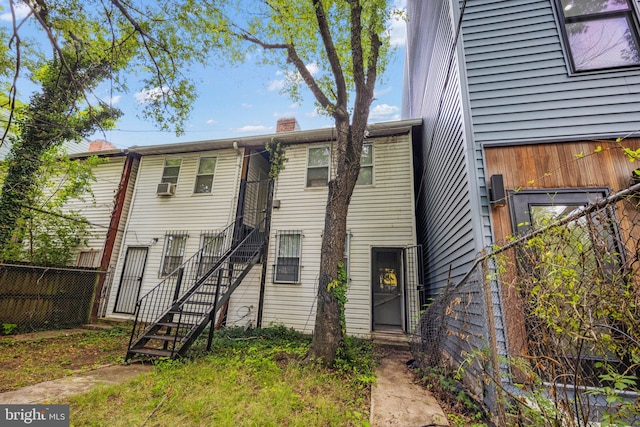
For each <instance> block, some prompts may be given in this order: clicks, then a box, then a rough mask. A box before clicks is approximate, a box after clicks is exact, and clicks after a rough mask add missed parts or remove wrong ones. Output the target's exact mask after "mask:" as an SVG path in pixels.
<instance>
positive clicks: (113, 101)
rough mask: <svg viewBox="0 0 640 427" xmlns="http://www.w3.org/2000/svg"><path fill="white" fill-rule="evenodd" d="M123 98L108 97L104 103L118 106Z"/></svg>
mask: <svg viewBox="0 0 640 427" xmlns="http://www.w3.org/2000/svg"><path fill="white" fill-rule="evenodd" d="M121 98H122V96H121V95H116V96H107V97H105V98H103V99H102V102H104V103H105V104H108V105H116V104H117V103H118V102H120V99H121Z"/></svg>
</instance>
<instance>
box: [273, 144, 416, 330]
mask: <svg viewBox="0 0 640 427" xmlns="http://www.w3.org/2000/svg"><path fill="white" fill-rule="evenodd" d="M367 144H370V145H369V147H370V149H371V150H372V153H371V154H372V159H373V163H371V166H367V167H368V168H369V169H370V171H369V172H372V175H371V177H372V180H371V183H370V184H369V183H364V184H359V185H357V186H356V189H355V191H354V194H353V197H352V200H351V205H350V208H349V216H348V220H347V229H348V233H349V236H348V252H347V253H346V254H345V256H346V259H347V267H348V273H349V279H350V280H349V283H350V285H349V292H348V299H349V302H348V303H347V306H346V320H347V333H348V334H351V335H359V336H368V335H369V334H370V333H371V331H372V328H374V329H376V328H375V327H374V323H375V319H374V318H373V315H372V313H373V305H374V304H373V300H372V282H373V283H378V279H379V277H378V274H377V272H374V266H373V265H372V256H373V255H372V251H373V249H374V248H401V249H404V248H406V247H410V246H413V245H415V244H416V233H415V225H414V224H415V222H414V203H413V169H412V146H411V133H410V132H408V133H405V134H404V135H397V136H381V137H377V138H371V139H369V140H367ZM325 147H326V148H327V149H328V150H330V149H331V142H330V141H327V142H322V143H310V144H298V145H290V146H288V147H287V148H286V157H287V158H288V159H289V160H288V161H287V162H286V163H285V168H284V170H283V171H282V172H281V173H280V176H279V177H278V180H277V182H276V184H275V192H274V200H275V201H276V204H277V203H278V202H279V206H280V207H279V208H277V209H274V210H273V214H272V222H271V234H270V239H269V251H268V265H267V274H266V289H265V298H264V314H263V324H265V325H267V324H269V323H277V324H284V325H286V326H290V327H293V328H295V329H298V330H301V331H303V332H307V333H310V332H312V331H313V327H314V323H315V308H316V305H315V299H316V293H317V284H318V272H319V268H320V246H321V239H322V230H323V226H324V212H325V206H326V202H327V200H326V199H327V186H326V185H318V186H308V185H307V184H310V179H309V175H314V172H313V171H311V172H309V168H308V165H309V155H310V154H309V153H310V150H311V151H313V150H318V149H323V148H325ZM332 153H333V154H334V155H335V152H333V151H332ZM311 155H312V156H313V154H311ZM330 163H331V162H329V169H331V167H330ZM311 169H313V167H312V168H311ZM371 169H372V170H371ZM329 173H332V172H331V171H330V172H329ZM314 176H318V175H314ZM283 236H285V237H283ZM291 236H299V237H293V238H292V237H291ZM283 239H288V241H289V243H291V244H292V245H293V246H294V247H290V248H289V249H287V248H286V247H285V246H286V245H285V242H283V241H282V240H283ZM298 239H299V240H298ZM295 246H297V247H295ZM284 252H288V253H284ZM283 255H284V256H283ZM296 256H299V275H298V277H297V278H296V277H291V276H289V275H288V274H281V275H280V277H278V276H279V274H278V272H277V271H276V269H277V268H278V267H277V265H278V263H279V260H282V259H283V258H286V257H293V258H295V257H296ZM399 267H400V269H401V268H402V266H399ZM397 274H400V272H399V271H398V272H397ZM294 275H295V274H294ZM402 298H404V294H403V295H402V296H401V297H400V299H402ZM404 301H406V299H404ZM404 304H405V302H403V304H402V307H400V308H401V310H402V312H400V313H396V314H397V315H398V316H399V317H398V319H397V324H396V326H397V327H398V328H406V320H407V319H406V307H404ZM379 326H382V325H379Z"/></svg>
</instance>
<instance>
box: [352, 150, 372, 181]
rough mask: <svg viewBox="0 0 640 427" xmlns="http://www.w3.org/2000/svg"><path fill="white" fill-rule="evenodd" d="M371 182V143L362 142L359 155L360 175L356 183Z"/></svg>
mask: <svg viewBox="0 0 640 427" xmlns="http://www.w3.org/2000/svg"><path fill="white" fill-rule="evenodd" d="M371 184H373V144H364V145H363V146H362V154H361V155H360V175H358V181H357V182H356V185H371Z"/></svg>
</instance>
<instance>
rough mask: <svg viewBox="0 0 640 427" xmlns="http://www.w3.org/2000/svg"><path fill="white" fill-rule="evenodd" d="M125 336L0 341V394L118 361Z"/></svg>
mask: <svg viewBox="0 0 640 427" xmlns="http://www.w3.org/2000/svg"><path fill="white" fill-rule="evenodd" d="M128 341H129V337H128V333H126V332H125V331H121V330H111V331H84V332H80V333H77V334H71V335H58V336H56V337H53V338H36V339H32V340H15V339H11V338H8V339H7V338H5V339H2V340H0V366H2V370H0V392H5V391H8V390H15V389H17V388H20V387H24V386H27V385H32V384H37V383H39V382H42V381H49V380H52V379H56V378H61V377H64V376H67V375H71V374H73V373H77V372H81V371H85V370H89V369H93V368H96V367H98V366H103V365H108V364H113V363H117V362H119V361H121V360H122V359H123V358H124V355H125V353H126V349H127V344H128Z"/></svg>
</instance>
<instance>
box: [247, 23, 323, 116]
mask: <svg viewBox="0 0 640 427" xmlns="http://www.w3.org/2000/svg"><path fill="white" fill-rule="evenodd" d="M240 31H241V33H240V34H238V35H239V36H240V37H241V38H242V39H243V40H246V41H248V42H251V43H254V44H257V45H258V46H260V47H262V48H263V49H284V50H286V51H287V62H290V63H292V64H293V65H294V66H295V67H296V69H297V70H298V72H299V73H300V76H301V77H302V80H304V82H305V83H306V85H307V86H308V87H309V90H311V93H313V96H315V98H316V100H317V101H318V103H320V105H322V107H323V108H324V109H326V110H328V111H331V112H332V114H333V111H335V109H336V105H335V104H334V103H333V102H331V100H330V99H329V98H328V97H327V96H326V95H325V93H324V92H323V91H322V89H321V88H320V86H318V83H317V82H316V79H314V78H313V76H312V75H311V73H310V72H309V69H308V68H307V66H306V65H305V63H304V61H303V60H302V59H301V58H300V56H298V52H297V51H296V48H295V47H294V46H293V45H292V44H286V43H266V42H263V41H262V40H260V39H258V38H256V37H254V36H252V35H251V34H249V33H248V32H246V31H244V30H242V29H240Z"/></svg>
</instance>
